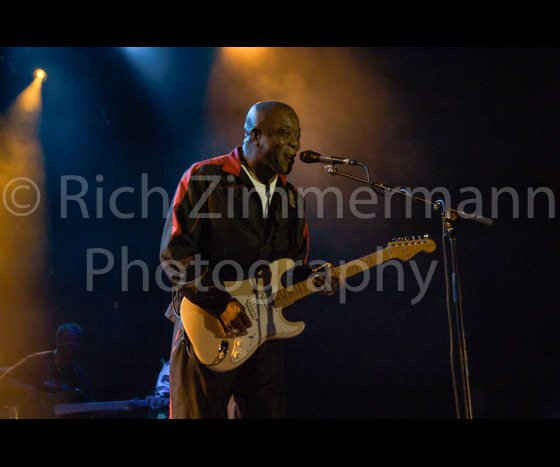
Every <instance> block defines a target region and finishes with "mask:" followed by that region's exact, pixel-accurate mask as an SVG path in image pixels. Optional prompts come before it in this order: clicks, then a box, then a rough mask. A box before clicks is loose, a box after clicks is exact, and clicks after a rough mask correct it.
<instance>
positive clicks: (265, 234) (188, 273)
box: [160, 148, 309, 319]
mask: <svg viewBox="0 0 560 467" xmlns="http://www.w3.org/2000/svg"><path fill="white" fill-rule="evenodd" d="M242 164H243V158H242V157H241V148H236V149H234V150H233V151H232V152H231V153H230V154H228V155H227V156H222V157H218V158H215V159H211V160H208V161H203V162H199V163H197V164H195V165H193V166H192V167H191V168H190V169H189V170H188V171H187V172H186V173H185V174H184V176H183V178H182V179H181V182H180V183H179V187H178V188H177V191H176V193H175V197H174V200H173V203H172V206H171V208H170V211H169V216H168V219H167V223H166V225H165V229H164V233H163V238H162V244H161V254H160V259H161V262H162V265H163V268H164V271H165V272H166V274H167V276H168V277H169V278H170V280H171V282H172V283H173V285H174V286H175V288H176V289H177V290H178V291H179V294H180V295H182V296H184V297H187V298H188V299H189V300H190V301H191V302H193V303H195V304H196V305H198V306H200V307H202V308H204V309H206V310H208V311H210V312H212V313H213V314H215V315H216V316H218V315H219V314H221V313H222V312H223V311H225V309H226V307H227V304H228V303H229V302H230V301H231V296H230V295H229V294H228V293H227V292H225V291H223V290H220V288H219V287H218V286H217V284H221V283H223V281H231V280H238V279H243V280H244V279H247V277H248V272H249V270H250V269H251V266H253V264H255V263H256V262H257V261H262V260H265V261H267V262H270V263H272V262H273V261H276V260H279V259H282V258H291V259H293V260H294V261H296V263H297V264H300V265H307V254H308V249H309V238H308V231H307V223H306V220H305V214H304V212H305V206H304V200H303V197H302V196H301V195H300V194H299V193H298V192H297V191H296V189H295V188H294V187H293V185H291V184H290V183H287V181H286V179H285V177H282V176H279V177H278V181H277V184H276V189H275V193H274V195H273V198H272V201H271V203H270V207H269V212H268V218H266V219H265V218H263V210H262V203H261V201H260V198H259V195H258V194H257V193H256V192H255V190H254V186H253V183H252V182H251V180H250V178H249V177H248V176H247V174H246V173H245V171H244V170H243V169H242V167H241V165H242ZM301 270H302V272H301V273H300V274H301V275H305V274H306V273H308V272H303V271H309V268H307V267H305V268H302V269H301ZM300 274H298V275H300ZM241 275H242V276H243V277H241ZM172 308H173V305H172V307H170V309H169V310H168V313H167V314H166V315H167V316H168V317H170V318H171V319H173V316H172V313H171V309H172Z"/></svg>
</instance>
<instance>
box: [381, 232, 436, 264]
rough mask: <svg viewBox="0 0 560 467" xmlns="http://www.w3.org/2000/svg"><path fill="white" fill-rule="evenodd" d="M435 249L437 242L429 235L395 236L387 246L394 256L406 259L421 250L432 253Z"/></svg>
mask: <svg viewBox="0 0 560 467" xmlns="http://www.w3.org/2000/svg"><path fill="white" fill-rule="evenodd" d="M435 249H436V244H435V242H434V241H433V240H431V239H430V238H428V236H427V235H424V236H422V237H406V238H394V239H393V241H392V242H390V243H389V246H388V247H387V250H388V251H389V253H390V254H391V256H392V257H394V258H399V259H402V260H404V261H407V260H408V259H410V258H412V257H413V256H414V255H416V254H418V253H420V252H421V251H424V252H426V253H432V252H434V251H435Z"/></svg>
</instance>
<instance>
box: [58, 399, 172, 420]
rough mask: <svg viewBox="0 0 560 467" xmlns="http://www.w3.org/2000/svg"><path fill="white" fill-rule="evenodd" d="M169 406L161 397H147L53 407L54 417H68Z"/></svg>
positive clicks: (166, 400)
mask: <svg viewBox="0 0 560 467" xmlns="http://www.w3.org/2000/svg"><path fill="white" fill-rule="evenodd" d="M167 405H169V399H166V398H162V397H147V398H146V399H144V400H136V399H135V400H130V401H118V402H89V403H85V404H60V405H55V407H54V413H55V415H58V416H60V415H69V414H76V413H87V412H108V411H113V410H132V409H133V408H134V407H150V408H152V409H159V408H161V407H164V406H167Z"/></svg>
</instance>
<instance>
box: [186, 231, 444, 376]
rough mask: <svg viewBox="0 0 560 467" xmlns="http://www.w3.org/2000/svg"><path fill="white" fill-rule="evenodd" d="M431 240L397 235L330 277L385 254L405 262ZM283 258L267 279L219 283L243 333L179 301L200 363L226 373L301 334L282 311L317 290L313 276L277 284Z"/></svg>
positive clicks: (288, 265) (285, 264)
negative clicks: (242, 319) (238, 309)
mask: <svg viewBox="0 0 560 467" xmlns="http://www.w3.org/2000/svg"><path fill="white" fill-rule="evenodd" d="M435 249H436V245H435V243H434V242H433V241H432V240H430V239H429V238H427V236H425V237H422V238H417V239H416V238H414V237H412V239H397V240H396V241H393V242H391V243H389V246H388V247H387V248H385V249H384V250H380V251H377V252H376V253H373V254H371V255H368V256H364V257H363V258H360V259H357V260H355V261H352V262H350V263H345V264H343V265H342V266H340V267H338V268H334V269H333V270H332V274H333V276H334V277H337V278H339V279H341V280H342V281H344V280H345V279H346V278H348V277H351V276H354V275H356V274H359V273H360V272H363V271H365V270H367V269H370V268H373V267H375V266H377V265H379V264H382V263H384V262H386V261H389V260H391V259H399V260H401V261H408V260H409V259H411V258H412V257H413V256H415V255H416V254H418V253H420V252H421V251H425V252H427V253H432V252H433V251H434V250H435ZM294 265H295V263H294V261H293V260H291V259H288V258H285V259H281V260H278V261H275V262H273V263H272V264H271V265H270V266H269V270H270V274H269V275H268V278H263V277H262V276H261V278H250V279H247V280H245V281H240V282H225V283H224V287H225V289H226V290H227V291H228V292H229V293H230V295H231V296H232V297H233V298H235V299H236V300H237V301H239V302H240V303H241V304H242V305H244V306H245V310H246V312H247V316H248V317H249V319H250V320H251V321H252V324H253V325H252V327H250V328H248V329H247V331H248V334H247V335H245V336H240V337H229V336H226V333H227V331H226V330H225V329H224V326H223V324H222V322H221V320H219V319H217V318H216V317H214V316H213V315H212V314H210V313H209V312H207V311H205V310H204V309H202V308H200V307H199V306H197V305H195V304H194V303H192V302H190V301H189V300H188V299H186V298H184V299H183V301H182V303H181V321H182V324H183V327H184V329H185V332H186V334H187V336H188V339H189V341H190V343H191V344H192V348H193V350H194V353H195V356H196V358H197V359H198V361H199V362H200V363H202V364H203V365H205V366H206V367H208V368H209V369H210V370H213V371H216V372H227V371H231V370H234V369H235V368H237V367H239V366H240V365H242V364H243V363H244V362H246V361H247V360H248V359H249V357H251V355H253V353H254V352H255V351H256V350H257V349H258V348H259V347H260V346H261V345H262V344H263V343H264V342H266V341H267V340H273V339H288V338H291V337H295V336H297V335H299V334H301V333H302V332H303V330H304V328H305V324H304V323H303V322H295V323H292V322H289V321H287V320H286V319H285V318H284V316H283V315H282V310H283V309H284V308H286V307H288V306H290V305H292V304H294V303H295V302H296V301H298V300H300V299H302V298H304V297H307V296H308V295H311V294H312V293H314V292H318V291H319V290H321V289H319V288H317V287H315V286H314V285H313V283H312V280H313V277H310V278H309V279H308V280H306V281H304V282H300V283H298V284H293V285H288V286H287V287H284V286H283V285H282V276H284V274H286V273H289V271H290V270H291V269H293V268H294Z"/></svg>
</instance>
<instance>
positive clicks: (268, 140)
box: [259, 109, 301, 175]
mask: <svg viewBox="0 0 560 467" xmlns="http://www.w3.org/2000/svg"><path fill="white" fill-rule="evenodd" d="M260 130H261V136H260V140H259V147H260V150H261V154H262V156H261V158H260V159H261V161H263V162H264V163H266V164H267V165H268V166H269V167H270V168H271V169H272V170H273V171H274V172H275V173H277V174H279V175H288V174H289V173H290V172H291V171H292V166H293V165H294V161H295V157H296V153H297V151H298V150H299V148H300V142H299V140H300V136H301V130H300V128H299V119H298V117H297V115H296V114H295V113H294V112H293V111H291V110H289V109H281V110H278V111H276V112H274V113H272V114H271V115H270V116H268V118H267V119H266V120H265V121H264V122H263V123H262V125H260Z"/></svg>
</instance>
